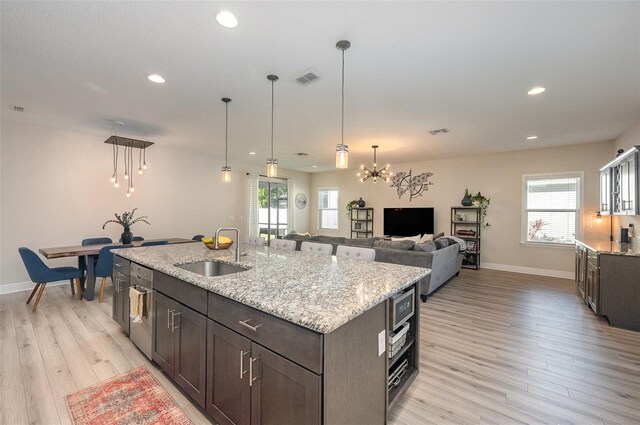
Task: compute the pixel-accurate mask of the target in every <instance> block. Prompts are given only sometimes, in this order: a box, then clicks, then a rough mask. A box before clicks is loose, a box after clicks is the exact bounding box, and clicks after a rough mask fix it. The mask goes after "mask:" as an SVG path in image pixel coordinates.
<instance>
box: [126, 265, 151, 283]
mask: <svg viewBox="0 0 640 425" xmlns="http://www.w3.org/2000/svg"><path fill="white" fill-rule="evenodd" d="M129 272H130V276H131V277H132V278H135V279H136V281H137V282H139V283H140V284H142V285H144V284H145V283H147V285H149V284H150V282H151V280H152V279H153V270H151V269H148V268H146V267H144V266H141V265H140V264H136V263H133V262H132V263H131V267H130V270H129Z"/></svg>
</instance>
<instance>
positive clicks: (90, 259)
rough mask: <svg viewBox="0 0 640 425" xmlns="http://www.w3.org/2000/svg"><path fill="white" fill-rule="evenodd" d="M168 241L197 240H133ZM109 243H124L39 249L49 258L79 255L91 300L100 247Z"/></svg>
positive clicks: (136, 244) (84, 287)
mask: <svg viewBox="0 0 640 425" xmlns="http://www.w3.org/2000/svg"><path fill="white" fill-rule="evenodd" d="M155 241H168V242H169V244H179V243H190V242H196V241H194V240H192V239H184V238H168V239H167V238H165V239H147V240H144V241H133V242H132V245H133V247H134V248H135V247H139V246H140V245H142V244H143V243H145V242H155ZM109 245H122V244H121V243H103V244H94V245H84V246H83V245H73V246H60V247H53V248H40V249H39V250H38V251H39V252H40V254H42V255H43V256H44V258H46V259H47V260H50V259H54V258H65V257H78V268H80V269H81V270H86V276H83V277H82V278H80V282H81V286H82V291H83V295H84V299H85V300H87V301H91V300H93V299H94V297H95V293H94V292H95V287H96V274H95V264H96V260H97V258H98V254H99V253H100V249H101V248H102V247H105V246H109Z"/></svg>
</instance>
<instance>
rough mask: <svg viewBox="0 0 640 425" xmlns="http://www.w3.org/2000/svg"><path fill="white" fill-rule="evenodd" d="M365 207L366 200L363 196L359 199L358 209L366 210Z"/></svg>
mask: <svg viewBox="0 0 640 425" xmlns="http://www.w3.org/2000/svg"><path fill="white" fill-rule="evenodd" d="M365 205H366V203H365V202H364V199H362V196H361V197H360V199H358V208H364V206H365Z"/></svg>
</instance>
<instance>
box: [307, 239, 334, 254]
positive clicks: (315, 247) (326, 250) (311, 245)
mask: <svg viewBox="0 0 640 425" xmlns="http://www.w3.org/2000/svg"><path fill="white" fill-rule="evenodd" d="M300 252H313V253H314V254H322V255H329V256H330V255H331V253H332V252H333V245H331V244H330V243H318V242H307V241H305V242H302V245H300Z"/></svg>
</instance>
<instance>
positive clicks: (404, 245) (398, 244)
mask: <svg viewBox="0 0 640 425" xmlns="http://www.w3.org/2000/svg"><path fill="white" fill-rule="evenodd" d="M415 244H416V243H415V242H414V241H407V240H405V241H382V240H380V241H375V242H374V243H373V246H374V247H381V248H391V249H402V250H405V251H409V250H411V249H413V246H414V245H415Z"/></svg>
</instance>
